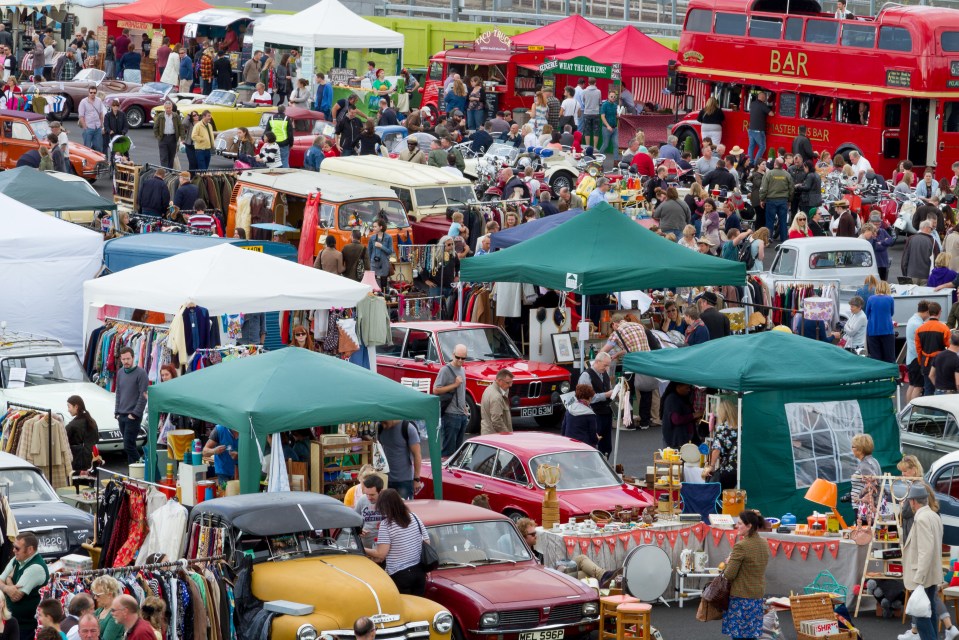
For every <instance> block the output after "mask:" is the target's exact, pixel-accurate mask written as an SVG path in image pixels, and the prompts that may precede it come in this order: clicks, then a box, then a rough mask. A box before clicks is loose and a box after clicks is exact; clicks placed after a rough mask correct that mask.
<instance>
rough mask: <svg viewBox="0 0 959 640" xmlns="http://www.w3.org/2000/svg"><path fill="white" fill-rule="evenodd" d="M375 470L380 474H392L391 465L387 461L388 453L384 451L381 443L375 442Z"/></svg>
mask: <svg viewBox="0 0 959 640" xmlns="http://www.w3.org/2000/svg"><path fill="white" fill-rule="evenodd" d="M373 469H375V470H376V471H379V472H380V473H389V472H390V463H389V460H387V459H386V452H385V451H383V445H381V444H380V443H379V441H375V442H373Z"/></svg>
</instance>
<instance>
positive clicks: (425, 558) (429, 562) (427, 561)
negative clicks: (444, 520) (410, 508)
mask: <svg viewBox="0 0 959 640" xmlns="http://www.w3.org/2000/svg"><path fill="white" fill-rule="evenodd" d="M411 515H412V514H411ZM413 517H414V518H416V516H413ZM416 524H418V525H419V527H420V532H422V534H423V535H424V536H425V535H426V530H425V529H423V523H422V522H420V519H419V518H416ZM419 566H420V569H422V570H423V571H424V572H425V573H429V572H430V571H433V570H434V569H436V567H438V566H440V554H439V553H438V552H437V551H436V549H435V548H434V547H433V545H431V544H430V543H429V542H427V541H426V540H424V541H423V547H422V549H421V550H420V565H419Z"/></svg>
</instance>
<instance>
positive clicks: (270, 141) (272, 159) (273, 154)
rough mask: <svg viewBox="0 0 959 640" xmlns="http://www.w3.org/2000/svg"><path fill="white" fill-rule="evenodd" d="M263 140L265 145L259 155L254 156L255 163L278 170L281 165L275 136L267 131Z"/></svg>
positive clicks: (278, 146)
mask: <svg viewBox="0 0 959 640" xmlns="http://www.w3.org/2000/svg"><path fill="white" fill-rule="evenodd" d="M263 139H264V140H266V143H265V144H264V145H263V146H262V147H261V148H260V153H258V154H256V161H257V162H261V163H263V165H264V166H266V167H269V168H270V169H278V168H279V167H281V166H282V165H283V163H282V162H281V161H280V145H278V144H277V143H276V134H275V133H273V132H272V131H267V132H266V133H264V134H263Z"/></svg>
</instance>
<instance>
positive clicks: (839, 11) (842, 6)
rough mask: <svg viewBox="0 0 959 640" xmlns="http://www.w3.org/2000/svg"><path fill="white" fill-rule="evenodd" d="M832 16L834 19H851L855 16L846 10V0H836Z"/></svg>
mask: <svg viewBox="0 0 959 640" xmlns="http://www.w3.org/2000/svg"><path fill="white" fill-rule="evenodd" d="M832 17H833V18H835V19H836V20H852V19H853V18H854V17H855V16H854V15H852V12H850V11H846V0H836V13H834V14H833V16H832Z"/></svg>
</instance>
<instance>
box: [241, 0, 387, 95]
mask: <svg viewBox="0 0 959 640" xmlns="http://www.w3.org/2000/svg"><path fill="white" fill-rule="evenodd" d="M403 42H404V39H403V34H401V33H397V32H396V31H392V30H390V29H387V28H386V27H381V26H380V25H378V24H376V23H373V22H370V21H369V20H366V19H365V18H363V17H361V16H358V15H357V14H355V13H353V12H352V11H350V10H349V9H348V8H346V7H345V6H343V5H342V4H341V3H340V2H339V0H321V2H318V3H317V4H315V5H313V6H312V7H309V8H307V9H304V10H303V11H300V12H299V13H296V14H293V15H270V16H266V17H265V18H260V19H257V21H256V28H255V29H254V30H253V46H254V48H255V49H265V48H266V45H267V44H268V43H269V44H275V45H284V46H288V47H301V48H302V49H303V63H304V69H303V75H302V77H304V78H307V77H312V71H313V69H312V65H313V52H314V50H316V49H402V48H403ZM306 65H309V66H310V68H309V69H307V68H306ZM307 74H309V75H307Z"/></svg>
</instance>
